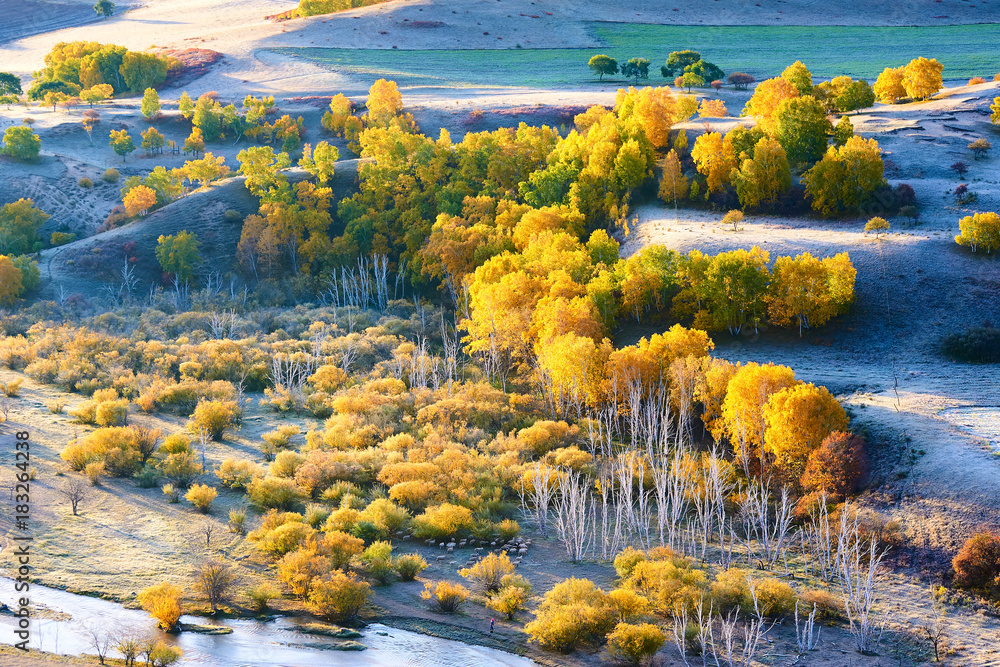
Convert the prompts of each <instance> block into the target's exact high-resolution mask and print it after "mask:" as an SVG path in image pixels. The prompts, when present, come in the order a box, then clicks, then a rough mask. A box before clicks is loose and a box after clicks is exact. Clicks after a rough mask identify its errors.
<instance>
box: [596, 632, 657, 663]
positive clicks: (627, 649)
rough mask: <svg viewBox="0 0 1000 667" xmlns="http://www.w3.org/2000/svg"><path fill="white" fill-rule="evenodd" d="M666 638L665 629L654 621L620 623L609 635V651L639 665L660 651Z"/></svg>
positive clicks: (617, 656)
mask: <svg viewBox="0 0 1000 667" xmlns="http://www.w3.org/2000/svg"><path fill="white" fill-rule="evenodd" d="M666 639H667V638H666V637H665V636H664V634H663V630H661V629H660V628H658V627H657V626H655V625H653V624H652V623H642V624H640V625H631V624H629V623H619V624H618V625H616V626H615V629H614V631H613V632H612V633H611V634H610V635H608V653H610V654H611V655H612V656H613V657H615V658H618V659H620V660H625V661H627V662H629V663H631V664H633V665H638V664H639V663H640V662H642V661H643V660H645V659H646V658H648V657H651V656H652V655H653V654H654V653H656V652H657V651H659V650H660V647H661V646H663V642H665V641H666Z"/></svg>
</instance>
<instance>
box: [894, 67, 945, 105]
mask: <svg viewBox="0 0 1000 667" xmlns="http://www.w3.org/2000/svg"><path fill="white" fill-rule="evenodd" d="M943 71H944V65H942V64H941V63H939V62H938V61H937V60H935V59H933V58H931V59H930V60H928V59H927V58H914V59H913V60H911V61H910V62H908V63H907V64H906V67H904V68H903V88H905V89H906V94H907V95H909V96H910V97H912V98H913V99H915V100H925V99H927V98H928V97H930V96H931V95H933V94H934V93H936V92H937V91H939V90H941V88H942V86H944V82H943V80H942V78H941V73H942V72H943Z"/></svg>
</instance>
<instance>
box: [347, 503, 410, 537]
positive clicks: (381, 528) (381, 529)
mask: <svg viewBox="0 0 1000 667" xmlns="http://www.w3.org/2000/svg"><path fill="white" fill-rule="evenodd" d="M364 521H367V522H370V523H371V524H372V525H373V526H374V527H375V531H376V534H377V536H378V537H381V538H387V537H389V536H391V535H393V534H394V533H395V532H396V531H398V530H401V529H402V528H404V527H405V526H406V524H408V523H409V522H410V513H409V512H407V511H406V510H404V509H403V508H402V507H399V506H398V505H396V504H395V503H393V502H392V501H391V500H389V499H387V498H376V499H375V500H373V501H372V502H371V503H369V504H368V507H366V508H365V509H364V510H363V511H362V512H361V513H360V514H358V523H361V522H364Z"/></svg>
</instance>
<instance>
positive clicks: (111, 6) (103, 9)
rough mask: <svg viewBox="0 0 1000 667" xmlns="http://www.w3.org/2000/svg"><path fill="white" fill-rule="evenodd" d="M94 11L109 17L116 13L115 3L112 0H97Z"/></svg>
mask: <svg viewBox="0 0 1000 667" xmlns="http://www.w3.org/2000/svg"><path fill="white" fill-rule="evenodd" d="M94 11H95V12H96V13H97V15H98V16H104V17H108V16H111V15H112V14H114V13H115V3H113V2H111V0H97V4H96V5H94Z"/></svg>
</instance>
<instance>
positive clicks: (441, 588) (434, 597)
mask: <svg viewBox="0 0 1000 667" xmlns="http://www.w3.org/2000/svg"><path fill="white" fill-rule="evenodd" d="M420 597H421V598H423V599H424V600H428V601H429V602H430V603H431V604H432V605H433V606H434V607H435V608H436V609H437V610H438V611H440V612H442V613H444V614H450V613H452V612H455V611H458V608H459V607H461V606H462V603H464V602H465V600H466V599H467V598H468V597H469V589H467V588H466V587H465V586H462V585H461V584H452V583H449V582H447V581H439V582H438V583H437V584H436V585H433V586H432V585H431V583H430V582H429V581H428V582H427V583H426V584H424V590H423V592H421V593H420Z"/></svg>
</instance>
